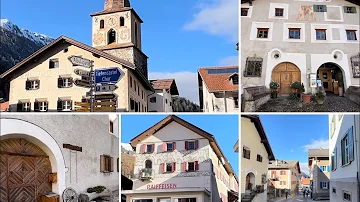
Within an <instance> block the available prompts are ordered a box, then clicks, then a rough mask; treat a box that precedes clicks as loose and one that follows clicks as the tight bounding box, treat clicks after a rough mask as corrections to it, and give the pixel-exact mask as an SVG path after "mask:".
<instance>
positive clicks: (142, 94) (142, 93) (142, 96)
mask: <svg viewBox="0 0 360 202" xmlns="http://www.w3.org/2000/svg"><path fill="white" fill-rule="evenodd" d="M141 99H144V91H143V90H141Z"/></svg>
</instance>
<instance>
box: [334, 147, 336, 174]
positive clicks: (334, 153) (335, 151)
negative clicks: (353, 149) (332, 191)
mask: <svg viewBox="0 0 360 202" xmlns="http://www.w3.org/2000/svg"><path fill="white" fill-rule="evenodd" d="M336 168H337V148H336V147H335V151H334V169H336Z"/></svg>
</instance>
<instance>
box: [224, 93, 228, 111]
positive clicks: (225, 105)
mask: <svg viewBox="0 0 360 202" xmlns="http://www.w3.org/2000/svg"><path fill="white" fill-rule="evenodd" d="M223 93H224V107H225V110H224V111H225V112H227V104H226V96H225V93H226V91H224V92H223Z"/></svg>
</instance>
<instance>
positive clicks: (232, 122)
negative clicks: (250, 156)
mask: <svg viewBox="0 0 360 202" xmlns="http://www.w3.org/2000/svg"><path fill="white" fill-rule="evenodd" d="M165 117H166V115H122V116H121V142H122V143H129V142H130V140H131V139H133V138H134V137H136V136H137V135H139V134H140V133H142V132H144V131H145V130H147V129H148V128H150V127H151V126H153V125H155V124H156V123H157V122H159V121H161V120H162V119H164V118H165ZM178 117H180V118H182V119H184V120H185V121H188V122H190V123H191V124H193V125H195V126H197V127H199V128H201V129H203V130H205V131H206V132H208V133H210V134H212V135H214V136H215V139H216V141H217V142H218V144H219V145H220V147H221V150H222V151H223V153H224V154H225V156H226V158H227V159H228V160H229V162H230V164H231V166H232V167H233V169H234V170H235V172H236V174H237V175H238V164H239V159H238V153H235V152H234V151H233V147H234V145H235V143H236V141H238V138H239V137H238V136H239V135H238V134H239V132H238V131H239V118H238V116H237V115H178ZM140 123H141V124H140Z"/></svg>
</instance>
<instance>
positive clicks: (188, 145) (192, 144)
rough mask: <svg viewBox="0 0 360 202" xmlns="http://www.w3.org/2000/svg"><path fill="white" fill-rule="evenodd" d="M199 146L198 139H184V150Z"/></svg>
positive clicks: (194, 148) (195, 148)
mask: <svg viewBox="0 0 360 202" xmlns="http://www.w3.org/2000/svg"><path fill="white" fill-rule="evenodd" d="M198 147H199V141H198V140H195V141H185V150H197V149H198Z"/></svg>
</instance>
